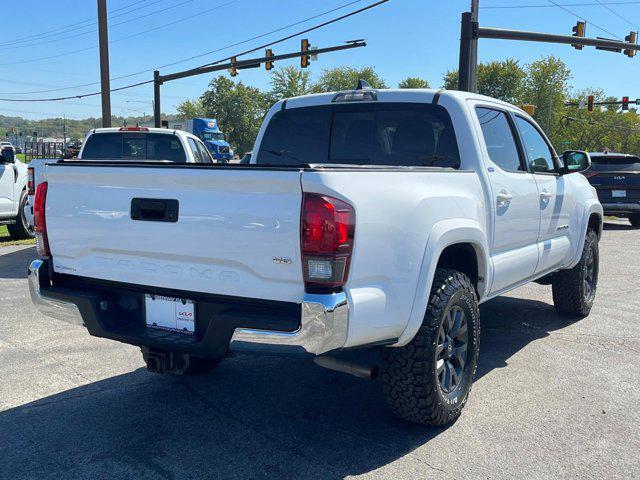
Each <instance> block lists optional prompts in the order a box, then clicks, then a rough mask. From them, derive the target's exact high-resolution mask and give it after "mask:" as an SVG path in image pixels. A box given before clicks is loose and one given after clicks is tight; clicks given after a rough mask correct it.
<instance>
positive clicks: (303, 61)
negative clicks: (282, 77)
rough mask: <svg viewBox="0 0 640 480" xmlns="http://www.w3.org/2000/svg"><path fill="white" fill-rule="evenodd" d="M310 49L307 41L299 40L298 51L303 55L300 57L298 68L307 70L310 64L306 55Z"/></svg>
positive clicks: (309, 59)
mask: <svg viewBox="0 0 640 480" xmlns="http://www.w3.org/2000/svg"><path fill="white" fill-rule="evenodd" d="M310 47H311V46H310V45H309V40H307V39H306V38H303V39H302V40H300V50H301V51H302V53H303V55H302V56H301V57H300V66H301V67H302V68H307V67H308V66H309V64H310V63H311V56H310V55H308V52H309V49H310Z"/></svg>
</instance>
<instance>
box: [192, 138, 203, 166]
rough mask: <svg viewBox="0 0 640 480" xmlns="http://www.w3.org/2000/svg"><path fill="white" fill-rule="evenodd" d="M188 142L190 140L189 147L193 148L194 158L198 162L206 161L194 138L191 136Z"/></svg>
mask: <svg viewBox="0 0 640 480" xmlns="http://www.w3.org/2000/svg"><path fill="white" fill-rule="evenodd" d="M188 142H189V148H190V149H191V153H192V154H193V158H194V159H195V161H196V163H204V158H203V157H202V152H200V150H198V145H197V144H196V142H195V141H194V140H193V138H190V139H189V140H188Z"/></svg>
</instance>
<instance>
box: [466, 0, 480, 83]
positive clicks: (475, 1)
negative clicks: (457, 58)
mask: <svg viewBox="0 0 640 480" xmlns="http://www.w3.org/2000/svg"><path fill="white" fill-rule="evenodd" d="M479 12H480V0H471V25H472V29H474V30H475V29H476V28H477V25H478V16H479ZM472 33H473V35H472V38H471V68H470V69H469V87H470V88H471V90H470V91H471V92H474V93H475V92H477V91H478V36H477V35H476V34H475V32H472Z"/></svg>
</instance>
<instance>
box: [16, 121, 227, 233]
mask: <svg viewBox="0 0 640 480" xmlns="http://www.w3.org/2000/svg"><path fill="white" fill-rule="evenodd" d="M82 159H85V160H91V161H95V160H112V161H116V160H119V161H123V162H130V161H133V162H135V161H141V160H159V161H160V160H161V161H164V162H174V163H215V160H214V159H213V157H212V156H211V154H210V153H209V150H208V149H207V147H205V145H204V143H203V142H202V140H200V139H199V138H198V137H196V136H195V135H192V134H190V133H187V132H184V131H182V130H172V129H166V128H146V127H109V128H94V129H93V130H90V131H89V133H87V136H86V137H85V139H84V142H83V144H82V148H81V149H80V152H79V153H78V158H77V159H75V161H79V160H82ZM55 161H56V160H55V159H51V158H34V159H32V160H31V161H30V162H29V169H28V177H29V189H28V197H27V198H28V200H27V202H26V204H25V205H24V208H23V209H21V212H22V214H23V215H24V219H25V222H26V224H27V225H28V226H29V227H30V228H31V229H33V204H34V198H33V196H34V194H35V189H36V188H37V187H38V184H39V183H40V182H41V181H42V179H43V177H44V171H45V165H46V164H47V163H51V162H55Z"/></svg>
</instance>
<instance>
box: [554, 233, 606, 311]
mask: <svg viewBox="0 0 640 480" xmlns="http://www.w3.org/2000/svg"><path fill="white" fill-rule="evenodd" d="M598 272H599V251H598V235H597V234H596V232H595V231H593V230H589V231H588V232H587V238H586V239H585V241H584V247H583V248H582V256H581V257H580V261H579V262H578V264H577V265H576V266H575V267H573V268H572V269H571V270H561V271H559V272H557V273H556V274H554V278H553V284H552V286H551V289H552V292H553V304H554V305H555V307H556V310H557V311H558V313H561V314H562V315H571V316H574V317H586V316H587V315H589V312H590V311H591V307H592V306H593V301H594V300H595V298H596V289H597V287H598Z"/></svg>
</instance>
